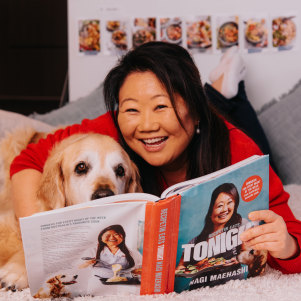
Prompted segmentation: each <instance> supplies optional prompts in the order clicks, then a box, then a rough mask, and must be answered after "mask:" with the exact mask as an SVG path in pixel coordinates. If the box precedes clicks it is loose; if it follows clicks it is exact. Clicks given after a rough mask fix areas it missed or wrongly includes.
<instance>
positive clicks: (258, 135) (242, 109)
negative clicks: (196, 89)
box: [205, 51, 277, 172]
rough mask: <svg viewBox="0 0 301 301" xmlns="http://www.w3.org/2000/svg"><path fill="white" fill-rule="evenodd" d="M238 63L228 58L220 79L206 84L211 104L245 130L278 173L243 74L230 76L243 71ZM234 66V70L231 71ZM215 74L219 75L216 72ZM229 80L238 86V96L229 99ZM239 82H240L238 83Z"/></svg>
mask: <svg viewBox="0 0 301 301" xmlns="http://www.w3.org/2000/svg"><path fill="white" fill-rule="evenodd" d="M226 54H227V53H226ZM231 55H232V57H233V56H239V55H238V54H237V53H235V52H233V51H232V53H231ZM222 60H223V58H222ZM222 60H221V62H222ZM224 60H225V59H224ZM238 62H239V60H237V59H235V61H234V62H233V60H231V58H229V57H228V63H227V64H225V62H223V63H221V66H220V68H219V69H218V70H219V75H220V76H219V78H217V79H216V80H215V81H214V82H213V83H212V85H209V84H205V90H206V93H207V96H208V98H209V101H210V103H211V104H212V105H213V107H214V108H215V109H216V110H217V111H218V112H219V113H220V114H221V115H223V116H225V117H226V119H227V120H229V121H230V122H231V123H232V124H234V125H235V126H237V127H238V128H240V129H241V130H243V131H244V132H245V133H246V134H247V135H248V136H249V137H250V138H252V139H253V140H254V141H255V142H256V143H257V145H258V146H259V147H260V149H261V151H262V152H263V153H264V154H269V155H270V163H271V166H272V167H273V169H274V170H275V171H276V172H277V169H276V166H275V164H274V162H273V158H272V154H271V150H270V146H269V143H268V140H267V138H266V135H265V133H264V131H263V128H262V127H261V124H260V123H259V120H258V118H257V115H256V112H255V110H254V108H253V107H252V105H251V103H250V102H249V100H248V97H247V94H246V91H245V85H244V82H243V80H240V79H241V78H242V76H241V74H240V75H237V76H235V75H233V73H232V75H231V76H230V77H229V76H228V73H229V72H230V71H231V72H232V70H236V71H237V72H240V70H242V68H238ZM233 65H234V69H231V68H232V66H233ZM216 69H217V68H216ZM215 74H218V73H217V72H216V71H215ZM211 78H212V76H211ZM227 78H228V79H229V78H232V83H231V84H230V86H232V87H233V85H237V94H236V95H234V96H232V97H230V98H229V97H227V95H230V94H229V93H224V92H223V91H224V88H225V79H227ZM242 79H243V78H242ZM237 80H240V81H239V82H237ZM226 84H227V83H226ZM228 84H229V82H228ZM230 90H231V91H233V90H234V89H233V88H231V89H228V90H227V91H230Z"/></svg>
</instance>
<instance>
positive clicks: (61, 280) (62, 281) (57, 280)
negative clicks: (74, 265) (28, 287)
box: [46, 275, 78, 286]
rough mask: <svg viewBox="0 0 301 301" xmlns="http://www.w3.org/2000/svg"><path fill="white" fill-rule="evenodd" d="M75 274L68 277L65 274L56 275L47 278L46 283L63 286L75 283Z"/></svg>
mask: <svg viewBox="0 0 301 301" xmlns="http://www.w3.org/2000/svg"><path fill="white" fill-rule="evenodd" d="M77 277H78V276H77V275H74V276H71V277H70V279H68V278H67V276H66V275H56V276H54V277H52V278H50V279H48V280H47V282H46V283H48V284H49V285H51V286H58V285H60V286H64V285H71V284H74V283H76V279H77Z"/></svg>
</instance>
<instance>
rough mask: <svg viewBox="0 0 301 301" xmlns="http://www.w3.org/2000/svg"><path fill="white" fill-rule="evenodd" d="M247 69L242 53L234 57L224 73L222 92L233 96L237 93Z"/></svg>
mask: <svg viewBox="0 0 301 301" xmlns="http://www.w3.org/2000/svg"><path fill="white" fill-rule="evenodd" d="M246 70H247V69H246V65H245V63H244V61H243V59H242V57H241V56H240V55H236V56H234V57H232V59H231V60H230V61H229V62H228V64H227V68H226V69H225V71H224V74H223V75H224V76H223V82H222V85H221V91H220V92H221V94H223V95H224V97H226V98H232V97H234V96H235V95H237V92H238V85H239V82H240V81H242V80H243V79H244V77H245V75H246Z"/></svg>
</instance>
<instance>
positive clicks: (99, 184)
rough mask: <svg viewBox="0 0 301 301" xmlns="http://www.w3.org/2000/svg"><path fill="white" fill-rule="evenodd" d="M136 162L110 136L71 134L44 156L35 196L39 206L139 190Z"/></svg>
mask: <svg viewBox="0 0 301 301" xmlns="http://www.w3.org/2000/svg"><path fill="white" fill-rule="evenodd" d="M141 191H142V189H141V186H140V177H139V173H138V169H137V167H136V165H135V164H134V163H133V162H132V161H131V160H130V158H129V156H128V154H127V153H126V152H125V151H124V150H123V148H122V147H121V146H120V145H119V144H118V143H117V142H116V141H115V140H114V139H112V138H111V137H109V136H104V135H100V134H76V135H72V136H70V137H68V138H66V139H64V140H63V141H62V142H60V143H58V145H56V146H55V147H54V148H53V150H52V152H51V154H50V156H49V158H48V159H47V161H46V163H45V166H44V171H43V175H42V180H41V184H40V188H39V191H38V199H39V200H41V201H42V202H43V204H44V208H42V210H50V209H55V208H61V207H64V206H68V205H73V204H78V203H82V202H87V201H90V200H94V199H98V198H102V197H106V196H111V195H115V194H120V193H127V192H141Z"/></svg>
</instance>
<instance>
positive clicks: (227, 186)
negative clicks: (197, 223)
mask: <svg viewBox="0 0 301 301" xmlns="http://www.w3.org/2000/svg"><path fill="white" fill-rule="evenodd" d="M220 193H226V194H228V195H230V196H231V198H232V199H233V200H234V203H235V205H234V210H233V214H232V216H231V218H230V219H229V220H228V222H227V223H226V225H225V227H229V226H231V225H235V224H241V220H242V219H241V215H240V214H239V213H237V208H238V205H239V194H238V191H237V188H236V187H235V185H234V184H232V183H224V184H222V185H220V186H218V187H217V188H215V189H214V190H213V192H212V195H211V202H210V206H209V209H208V212H207V215H206V218H205V225H204V228H203V230H202V232H201V233H200V234H199V235H198V236H197V237H196V239H195V243H198V242H201V241H205V240H207V239H208V238H209V234H211V233H212V232H213V230H214V224H213V222H212V220H211V215H212V211H213V207H214V204H215V201H216V199H217V198H218V196H219V194H220Z"/></svg>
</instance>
